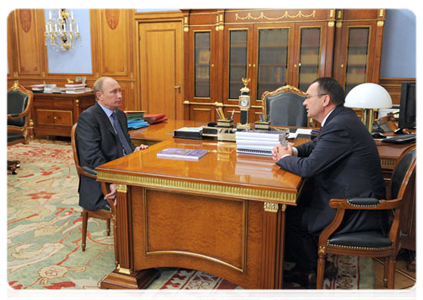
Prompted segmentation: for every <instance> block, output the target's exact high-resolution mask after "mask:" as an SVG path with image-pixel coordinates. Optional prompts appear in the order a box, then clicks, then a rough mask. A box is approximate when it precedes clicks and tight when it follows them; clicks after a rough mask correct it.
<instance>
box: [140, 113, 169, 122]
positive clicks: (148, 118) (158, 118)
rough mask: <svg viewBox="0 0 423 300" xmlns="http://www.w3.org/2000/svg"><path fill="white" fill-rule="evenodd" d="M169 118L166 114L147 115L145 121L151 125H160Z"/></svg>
mask: <svg viewBox="0 0 423 300" xmlns="http://www.w3.org/2000/svg"><path fill="white" fill-rule="evenodd" d="M166 120H167V117H166V115H165V114H145V115H144V121H146V122H148V123H149V124H154V123H159V122H163V121H166Z"/></svg>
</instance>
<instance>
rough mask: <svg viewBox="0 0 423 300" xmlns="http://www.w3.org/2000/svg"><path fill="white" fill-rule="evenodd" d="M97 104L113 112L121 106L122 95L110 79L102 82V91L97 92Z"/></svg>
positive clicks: (118, 87) (115, 83) (118, 86)
mask: <svg viewBox="0 0 423 300" xmlns="http://www.w3.org/2000/svg"><path fill="white" fill-rule="evenodd" d="M97 98H98V102H99V103H100V104H101V105H103V106H104V107H107V108H108V109H111V110H115V109H116V108H118V107H119V106H120V105H121V104H122V93H121V89H120V85H119V83H117V81H116V80H114V79H112V78H108V79H106V80H105V81H104V82H103V91H101V92H100V91H98V92H97Z"/></svg>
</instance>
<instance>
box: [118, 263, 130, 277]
mask: <svg viewBox="0 0 423 300" xmlns="http://www.w3.org/2000/svg"><path fill="white" fill-rule="evenodd" d="M117 271H118V272H119V273H121V274H125V275H131V270H129V269H126V268H121V267H120V264H119V265H118V267H117Z"/></svg>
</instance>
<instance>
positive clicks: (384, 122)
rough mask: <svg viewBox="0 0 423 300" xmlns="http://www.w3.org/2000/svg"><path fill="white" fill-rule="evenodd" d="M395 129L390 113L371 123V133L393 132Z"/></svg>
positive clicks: (393, 119)
mask: <svg viewBox="0 0 423 300" xmlns="http://www.w3.org/2000/svg"><path fill="white" fill-rule="evenodd" d="M395 129H397V126H396V125H395V117H394V115H393V114H392V113H389V114H388V115H387V116H385V117H383V118H380V119H379V120H377V121H374V122H373V129H372V131H373V132H382V133H383V132H393V131H394V130H395Z"/></svg>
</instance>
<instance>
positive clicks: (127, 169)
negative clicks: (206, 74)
mask: <svg viewBox="0 0 423 300" xmlns="http://www.w3.org/2000/svg"><path fill="white" fill-rule="evenodd" d="M201 125H205V124H204V123H201V124H200V123H195V122H193V121H182V120H168V121H167V122H163V123H158V124H154V125H150V126H149V127H147V128H143V129H139V130H134V131H132V132H131V138H132V139H134V140H137V139H138V140H141V141H156V142H158V143H156V144H154V145H152V146H150V147H149V148H148V149H147V150H143V151H138V152H135V153H132V154H130V155H127V156H125V157H121V158H119V159H117V160H114V161H111V162H109V163H106V164H104V165H102V166H99V167H98V168H96V170H97V171H98V178H99V180H103V181H107V180H110V182H117V183H119V182H120V183H123V184H140V185H146V186H148V185H154V186H156V187H157V186H160V185H166V188H169V186H171V185H172V184H174V183H168V182H167V181H165V180H170V181H173V182H176V183H177V184H180V185H181V187H180V189H184V188H187V189H198V190H199V192H208V191H209V190H216V189H223V192H222V194H223V195H228V196H231V197H232V196H234V197H237V196H238V197H240V198H243V199H246V198H247V199H248V198H250V199H254V200H259V201H267V202H277V203H284V204H291V205H295V204H296V199H297V197H298V195H299V191H300V190H301V187H302V183H303V180H302V178H301V177H299V176H297V175H294V174H292V173H289V172H286V171H284V170H281V169H280V168H279V167H278V166H277V165H276V164H275V163H274V162H273V160H272V158H271V157H265V156H255V155H247V154H240V153H237V152H236V144H235V143H234V142H222V141H216V140H190V139H174V138H173V131H174V129H178V128H181V127H184V126H201ZM159 141H160V142H159ZM166 148H189V149H202V150H208V154H207V155H205V156H204V157H202V158H200V159H199V160H198V161H185V160H174V159H163V158H162V159H161V158H157V152H159V151H161V150H163V149H166ZM190 184H193V185H190ZM201 184H203V185H201ZM204 185H205V186H204ZM234 189H235V190H234ZM237 189H240V190H239V191H238V190H237Z"/></svg>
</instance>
